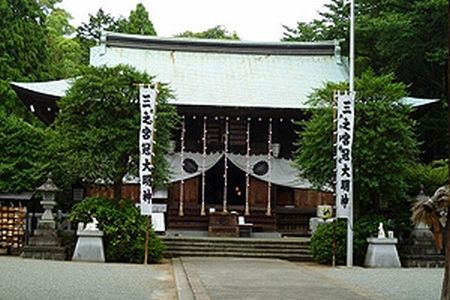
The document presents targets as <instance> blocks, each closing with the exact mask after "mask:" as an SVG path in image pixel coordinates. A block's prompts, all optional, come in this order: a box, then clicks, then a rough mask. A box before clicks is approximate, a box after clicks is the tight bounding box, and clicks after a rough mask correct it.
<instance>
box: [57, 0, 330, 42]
mask: <svg viewBox="0 0 450 300" xmlns="http://www.w3.org/2000/svg"><path fill="white" fill-rule="evenodd" d="M139 2H141V3H143V4H144V5H145V7H146V8H147V11H149V15H150V20H151V21H152V22H153V25H154V27H155V29H156V32H157V33H158V36H163V37H170V36H173V35H175V34H178V33H181V32H183V31H186V30H190V31H194V32H197V31H204V30H206V29H208V28H211V27H214V26H217V25H224V26H225V27H226V28H227V29H228V31H230V32H232V31H236V32H237V34H238V35H239V37H240V38H241V39H243V40H254V41H277V40H280V39H281V37H282V33H283V31H284V30H283V27H282V25H288V26H289V27H295V25H296V22H297V21H304V22H308V21H311V20H312V19H314V18H315V17H317V11H319V10H323V9H322V7H323V5H324V4H325V3H328V2H330V1H329V0H276V1H275V0H89V1H87V0H63V1H62V3H61V4H60V7H62V8H64V9H65V10H67V11H68V12H69V13H71V14H72V16H73V18H74V19H73V20H72V22H71V23H72V24H73V25H75V26H78V25H80V24H81V22H87V21H88V14H95V13H96V12H97V10H98V9H99V8H101V7H102V8H103V9H104V10H105V11H106V12H107V13H110V14H111V15H113V16H115V17H118V16H120V15H122V16H123V17H128V15H129V12H130V11H131V10H133V9H134V8H135V7H136V4H137V3H139Z"/></svg>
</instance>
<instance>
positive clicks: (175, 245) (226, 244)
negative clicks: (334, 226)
mask: <svg viewBox="0 0 450 300" xmlns="http://www.w3.org/2000/svg"><path fill="white" fill-rule="evenodd" d="M161 239H162V240H163V242H164V244H165V245H166V246H167V249H166V252H165V256H166V257H180V256H231V257H251V258H272V259H274V258H275V259H276V258H278V259H286V260H291V261H310V260H311V255H310V251H309V238H278V239H274V238H270V239H269V238H211V237H185V236H184V237H173V236H170V237H161Z"/></svg>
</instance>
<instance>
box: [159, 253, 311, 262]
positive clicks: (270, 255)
mask: <svg viewBox="0 0 450 300" xmlns="http://www.w3.org/2000/svg"><path fill="white" fill-rule="evenodd" d="M165 256H166V257H179V256H203V257H207V256H220V257H224V256H226V257H251V258H271V259H286V260H291V261H311V259H312V258H311V256H310V255H308V254H296V253H259V252H258V253H248V252H226V251H220V252H200V251H166V253H165Z"/></svg>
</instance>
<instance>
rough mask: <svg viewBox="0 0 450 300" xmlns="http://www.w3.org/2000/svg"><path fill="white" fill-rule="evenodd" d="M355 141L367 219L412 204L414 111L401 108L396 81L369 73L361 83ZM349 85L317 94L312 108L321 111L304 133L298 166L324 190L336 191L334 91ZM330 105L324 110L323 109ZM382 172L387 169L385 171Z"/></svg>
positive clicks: (357, 195)
mask: <svg viewBox="0 0 450 300" xmlns="http://www.w3.org/2000/svg"><path fill="white" fill-rule="evenodd" d="M355 84H356V89H357V90H358V93H357V98H356V104H355V139H354V144H353V164H354V199H355V205H356V206H358V205H359V207H360V211H361V213H362V214H368V213H371V212H380V211H381V210H382V209H385V208H388V207H393V206H394V205H396V204H401V203H402V201H405V200H406V199H407V195H406V192H407V184H406V178H407V167H408V166H410V165H411V164H413V163H414V162H415V160H416V156H417V152H418V151H417V146H418V145H417V141H416V138H415V136H414V133H413V121H412V120H411V119H410V117H409V115H408V114H409V112H410V109H409V107H407V106H405V105H403V104H402V103H401V102H399V99H400V98H402V97H403V96H405V95H406V92H405V89H406V87H405V85H404V84H402V83H395V82H394V81H393V76H392V75H384V76H375V75H374V73H373V72H371V71H369V72H366V73H364V74H362V75H361V76H360V77H359V78H357V80H356V82H355ZM343 89H346V85H345V84H334V83H328V84H327V85H326V86H325V87H324V88H323V89H320V90H317V91H316V92H315V93H314V94H313V95H312V96H311V97H310V103H311V104H312V105H314V106H315V107H316V108H315V109H313V110H312V111H311V115H312V116H311V119H310V120H308V121H304V122H303V123H302V124H301V125H302V126H303V127H304V128H303V130H302V131H300V132H299V140H298V142H297V146H298V149H297V150H296V152H295V154H294V160H295V163H296V164H297V166H298V167H299V168H300V170H301V172H302V173H303V175H304V176H305V177H306V178H308V179H309V180H311V181H312V182H313V183H315V185H316V186H318V187H322V186H325V185H332V184H333V178H334V172H333V169H334V160H333V125H332V122H333V117H332V108H331V99H332V93H333V90H343ZM323 103H328V106H327V107H325V108H319V105H323ZM380 166H382V167H380Z"/></svg>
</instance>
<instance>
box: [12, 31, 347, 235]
mask: <svg viewBox="0 0 450 300" xmlns="http://www.w3.org/2000/svg"><path fill="white" fill-rule="evenodd" d="M90 63H91V65H95V66H99V65H105V64H106V65H108V66H115V65H118V64H129V65H132V66H134V67H136V68H137V69H138V70H140V71H146V72H148V73H149V74H151V75H154V76H155V77H156V80H157V81H160V82H164V83H168V84H169V85H170V87H171V89H173V90H174V93H175V98H174V99H171V100H170V101H169V103H171V104H173V105H175V106H176V107H177V110H178V113H179V115H180V117H181V122H180V126H179V128H178V129H177V130H176V131H175V132H174V133H173V142H172V143H173V145H172V152H171V154H170V155H169V156H168V157H167V159H168V161H169V163H170V169H171V179H170V183H169V186H168V188H167V192H166V193H163V194H164V195H165V196H164V197H163V198H164V199H162V200H161V202H162V203H165V204H167V218H166V219H167V227H168V228H169V229H189V230H206V229H207V228H208V224H209V222H210V218H211V216H212V215H214V214H217V213H220V212H222V213H232V212H233V214H236V215H239V216H243V217H244V218H245V222H246V223H251V224H253V225H252V226H253V230H254V231H266V232H267V231H269V232H279V233H281V234H306V233H307V231H308V229H307V224H308V220H309V218H310V217H311V216H313V215H315V211H316V207H317V205H319V204H325V203H327V204H332V202H333V197H332V195H331V193H329V192H327V191H316V190H314V189H313V187H312V185H311V184H310V183H309V182H308V180H306V179H304V178H301V177H300V175H299V170H298V169H296V168H295V167H294V166H293V164H292V154H293V151H294V150H295V146H294V143H295V141H296V138H297V134H296V130H299V129H300V128H299V127H298V125H296V122H297V121H300V120H302V119H304V118H305V117H307V114H306V109H308V108H309V106H308V104H307V99H308V95H310V94H311V93H312V92H313V91H314V89H316V88H320V87H322V86H323V84H324V83H325V82H327V81H333V82H340V81H344V80H347V78H348V74H347V73H348V72H347V67H346V64H345V63H344V62H343V61H342V60H341V57H340V47H339V44H338V43H336V42H334V41H324V42H314V43H299V42H249V41H228V40H200V39H185V38H161V37H153V36H152V37H150V36H140V35H127V34H118V33H110V32H106V33H104V34H103V37H102V40H101V43H100V44H99V45H98V46H96V47H93V48H92V49H91V57H90ZM70 82H71V81H70V80H60V81H51V82H38V83H11V85H12V87H13V88H14V89H15V91H16V92H17V94H18V95H19V97H20V98H21V99H22V101H23V102H24V104H25V105H27V106H28V107H30V109H31V110H32V111H33V112H34V113H35V114H36V115H37V116H38V117H40V118H41V119H42V120H44V121H45V122H47V123H51V122H52V120H53V119H54V117H55V114H56V113H57V110H58V108H57V105H56V100H57V99H59V98H60V97H62V96H64V95H65V92H66V91H67V89H68V88H69V87H70ZM124 181H125V182H124V183H125V184H126V185H125V186H124V189H125V191H124V194H125V195H127V194H128V195H129V196H130V197H132V198H135V200H137V197H138V195H139V192H138V188H139V185H138V182H137V181H136V179H129V178H125V179H124ZM98 191H99V188H98V187H88V188H87V194H92V193H94V192H98ZM103 191H105V190H104V189H103Z"/></svg>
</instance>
